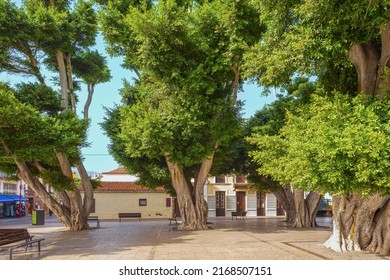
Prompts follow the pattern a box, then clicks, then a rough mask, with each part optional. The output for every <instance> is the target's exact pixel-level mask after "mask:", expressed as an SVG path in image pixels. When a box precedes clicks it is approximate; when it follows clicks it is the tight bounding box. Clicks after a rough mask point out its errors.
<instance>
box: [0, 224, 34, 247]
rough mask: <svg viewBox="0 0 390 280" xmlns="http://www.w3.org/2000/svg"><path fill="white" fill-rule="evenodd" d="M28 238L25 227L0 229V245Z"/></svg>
mask: <svg viewBox="0 0 390 280" xmlns="http://www.w3.org/2000/svg"><path fill="white" fill-rule="evenodd" d="M28 239H30V234H29V233H28V231H27V229H26V228H16V229H10V228H9V229H8V228H7V229H0V245H7V244H11V243H14V242H17V241H21V240H28Z"/></svg>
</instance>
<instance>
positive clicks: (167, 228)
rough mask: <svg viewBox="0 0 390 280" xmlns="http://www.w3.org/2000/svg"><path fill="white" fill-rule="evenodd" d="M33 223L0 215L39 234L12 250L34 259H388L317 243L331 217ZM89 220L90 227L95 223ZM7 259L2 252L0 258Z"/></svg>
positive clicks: (4, 222) (9, 224) (2, 223)
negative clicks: (197, 227) (307, 222)
mask: <svg viewBox="0 0 390 280" xmlns="http://www.w3.org/2000/svg"><path fill="white" fill-rule="evenodd" d="M45 219H46V221H45V225H41V226H38V225H35V226H33V225H31V217H23V218H21V219H18V218H14V219H0V228H15V227H18V228H22V227H27V228H28V230H29V232H30V233H31V234H34V235H35V237H36V238H37V237H43V238H45V240H44V241H43V242H42V247H41V252H40V253H38V252H37V250H36V247H35V248H34V247H33V250H29V251H28V252H27V253H24V252H20V251H16V252H15V253H14V259H23V260H26V259H34V260H49V259H51V260H106V259H107V260H389V259H390V257H381V256H378V255H375V254H371V253H366V252H352V253H337V252H334V251H332V250H330V249H327V248H325V247H324V246H322V245H321V244H322V243H323V242H325V241H326V240H327V239H328V238H329V236H330V235H331V218H318V220H317V221H318V223H319V225H320V226H319V227H318V228H310V229H294V228H292V227H291V226H290V225H288V224H287V223H285V222H284V219H283V218H276V217H253V218H251V217H249V218H248V219H247V220H231V218H230V217H218V218H210V219H209V222H210V230H206V231H179V230H177V226H176V225H170V224H169V221H168V220H167V219H158V220H157V219H153V220H148V219H143V220H141V222H139V221H138V220H133V219H130V220H129V219H127V220H123V221H122V222H119V221H118V220H102V221H101V228H99V229H91V230H89V231H81V232H67V231H66V230H65V229H64V227H63V226H62V224H61V223H59V222H58V220H57V218H56V217H54V216H52V217H49V216H47V217H45ZM95 225H96V224H94V223H93V222H91V226H92V227H93V226H95ZM6 259H8V255H7V252H6V251H5V252H4V251H3V252H0V260H6Z"/></svg>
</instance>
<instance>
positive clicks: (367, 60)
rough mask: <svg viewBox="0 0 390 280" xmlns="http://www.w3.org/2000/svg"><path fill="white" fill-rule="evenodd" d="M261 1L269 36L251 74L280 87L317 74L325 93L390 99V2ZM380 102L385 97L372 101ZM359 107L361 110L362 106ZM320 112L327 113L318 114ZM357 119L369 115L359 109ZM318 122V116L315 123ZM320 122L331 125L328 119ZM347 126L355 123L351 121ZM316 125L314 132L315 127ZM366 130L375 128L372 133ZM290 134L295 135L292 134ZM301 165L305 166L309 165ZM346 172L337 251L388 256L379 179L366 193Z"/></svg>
mask: <svg viewBox="0 0 390 280" xmlns="http://www.w3.org/2000/svg"><path fill="white" fill-rule="evenodd" d="M257 4H258V8H259V11H261V12H260V14H261V17H262V18H261V20H262V21H263V22H266V24H267V27H268V29H267V33H266V34H265V36H264V40H263V41H262V42H259V44H257V45H256V46H255V47H254V48H253V49H252V51H251V52H248V59H247V60H246V61H248V64H247V65H246V66H247V67H245V68H246V69H247V71H248V72H247V73H248V75H251V76H252V77H255V79H257V80H258V81H259V82H261V83H264V84H276V85H277V84H280V83H282V82H283V81H285V80H286V79H288V78H289V77H291V76H292V75H295V74H296V73H299V72H301V73H307V74H311V75H317V77H318V79H319V82H320V83H322V84H323V85H324V88H326V89H327V90H332V89H337V90H340V91H341V92H342V93H344V94H351V95H368V96H375V97H377V98H379V99H386V95H387V94H388V92H389V86H388V82H387V81H388V75H387V74H386V73H387V71H386V67H389V66H390V65H389V61H390V60H389V58H390V56H389V54H390V52H389V50H390V44H389V40H390V24H389V20H390V14H389V13H388V10H389V8H390V3H389V1H360V2H356V1H343V2H339V1H283V2H275V1H261V2H257ZM256 61H257V63H256ZM354 78H355V79H354ZM340 81H341V83H340ZM352 85H355V89H354V90H351V89H352ZM335 102H336V103H337V102H346V101H345V100H342V101H335ZM365 102H370V101H367V100H366V101H365ZM373 102H374V101H373ZM377 102H379V101H375V102H374V103H373V104H377ZM383 102H385V101H383ZM322 105H324V104H322ZM322 105H321V106H322ZM366 105H367V104H366ZM324 106H325V105H324ZM327 106H328V105H327ZM356 106H357V107H358V108H360V105H359V106H358V105H356ZM378 106H379V105H378ZM382 106H386V105H385V104H383V105H382ZM353 107H355V105H354V106H353ZM333 109H334V110H335V112H334V113H331V112H330V111H329V112H328V113H329V114H335V115H337V114H338V113H337V108H336V107H333ZM318 114H319V116H320V115H321V114H320V112H318ZM356 117H361V118H364V117H366V116H365V115H364V114H363V115H359V114H356ZM314 119H315V117H314V116H313V121H314ZM322 120H324V121H329V122H330V123H331V121H330V120H329V119H326V118H323V119H322ZM384 120H385V119H383V118H382V117H378V119H377V120H375V121H377V122H378V123H381V122H382V121H384ZM360 121H361V122H362V123H363V122H364V120H360ZM347 123H349V124H353V122H352V120H350V121H348V122H347ZM321 125H322V123H317V126H318V127H320V126H321ZM313 127H314V126H313ZM313 127H312V128H311V129H314V128H313ZM302 129H305V126H302ZM307 129H309V128H307ZM362 131H364V132H365V133H369V131H367V130H362ZM304 132H305V133H309V132H311V131H310V130H309V131H304V130H301V131H300V132H299V133H300V134H303V133H304ZM295 133H297V134H296V135H295V134H294V137H298V136H299V135H298V131H297V130H295ZM339 133H340V131H338V130H337V129H334V130H333V132H332V133H331V132H329V134H328V135H324V136H323V138H324V139H328V140H329V139H330V138H328V136H329V137H331V136H332V137H334V138H333V139H334V140H333V141H331V142H333V143H338V142H337V139H338V138H337V136H338V135H339ZM361 136H362V137H363V138H364V137H365V138H367V137H369V136H368V135H367V136H364V135H361ZM289 137H293V135H291V134H289ZM349 137H351V141H357V142H358V139H355V138H354V135H350V136H349ZM313 141H314V140H313ZM329 141H330V140H329ZM293 142H294V143H295V141H293ZM277 143H279V142H275V143H274V145H277ZM304 143H307V142H304ZM308 145H309V143H308ZM278 147H279V148H280V149H281V150H280V151H277V150H276V149H274V151H275V153H279V152H281V151H282V150H283V147H282V146H278ZM312 147H313V149H318V150H319V151H321V150H322V147H321V146H320V145H314V144H313V146H312ZM355 147H356V151H355V152H356V153H357V154H359V153H360V152H359V151H358V150H357V147H358V146H355ZM334 151H338V149H337V146H334ZM297 153H298V150H297ZM332 154H333V153H332ZM381 156H382V154H381ZM299 158H300V159H302V158H301V157H299V156H298V155H297V159H299ZM385 158H386V157H385ZM320 159H321V157H316V156H315V154H313V155H312V156H310V157H307V158H306V161H305V162H299V166H302V170H305V169H307V168H309V167H310V164H313V165H315V164H317V163H318V161H319V160H320ZM336 159H340V158H338V157H336ZM295 163H296V164H298V163H297V162H295ZM382 163H383V164H386V163H385V162H382ZM328 164H333V165H334V166H335V167H336V166H337V167H340V165H343V164H344V163H343V160H342V159H340V162H336V161H330V162H329V163H328ZM371 164H374V163H373V162H370V161H367V169H370V168H371ZM303 166H305V167H306V168H305V169H303ZM374 166H375V165H374ZM281 170H282V169H281ZM341 170H343V169H341ZM318 171H324V170H321V169H320V170H318ZM328 171H329V169H328ZM281 172H282V171H281ZM301 174H305V173H301ZM306 174H310V172H307V173H306ZM329 174H330V173H327V172H324V173H322V175H323V176H324V178H328V177H332V176H329ZM343 175H344V176H345V177H344V179H345V180H346V182H348V181H351V186H350V187H348V186H347V185H348V184H347V183H346V184H342V185H339V187H341V186H343V188H344V190H343V191H341V190H340V191H339V192H336V193H337V194H341V193H342V196H340V197H334V200H335V203H334V205H333V208H334V234H333V235H332V237H331V239H330V241H332V242H329V244H332V245H331V247H332V248H336V249H338V250H363V249H371V250H374V251H378V252H381V253H382V254H388V253H389V249H388V245H386V244H387V242H388V240H389V239H390V237H389V234H388V230H386V227H387V228H388V225H389V223H390V220H389V219H388V215H387V214H386V213H388V207H389V206H388V201H389V196H387V195H386V192H382V191H380V189H378V188H376V187H375V185H376V184H377V182H376V180H374V178H375V176H374V177H372V178H371V179H373V180H372V181H370V182H369V181H365V183H366V184H367V188H371V189H372V190H373V191H372V192H371V191H370V192H367V191H364V192H363V191H362V189H360V188H356V187H354V183H353V179H354V178H352V179H351V177H353V176H357V175H356V173H354V172H346V173H344V174H343ZM305 176H307V175H305ZM300 179H302V180H303V179H304V178H302V177H300ZM295 180H299V178H295ZM335 182H336V181H335ZM335 182H334V183H335ZM296 183H297V182H296ZM320 183H321V182H318V183H317V184H315V185H314V184H313V186H312V187H313V188H317V187H319V188H320V187H321V185H320ZM310 186H311V185H310ZM322 187H323V188H324V189H326V188H327V186H322ZM375 191H376V192H377V193H375ZM339 202H340V203H339ZM386 215H387V217H386ZM382 225H384V226H382ZM363 232H364V233H363ZM378 232H380V234H379V235H378Z"/></svg>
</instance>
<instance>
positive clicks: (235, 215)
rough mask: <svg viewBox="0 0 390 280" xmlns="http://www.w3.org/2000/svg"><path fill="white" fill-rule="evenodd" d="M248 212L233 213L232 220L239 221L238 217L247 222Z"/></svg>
mask: <svg viewBox="0 0 390 280" xmlns="http://www.w3.org/2000/svg"><path fill="white" fill-rule="evenodd" d="M247 213H248V212H247V211H243V212H236V211H234V212H232V220H233V217H236V220H237V217H239V218H240V219H241V220H244V219H245V220H246V214H247Z"/></svg>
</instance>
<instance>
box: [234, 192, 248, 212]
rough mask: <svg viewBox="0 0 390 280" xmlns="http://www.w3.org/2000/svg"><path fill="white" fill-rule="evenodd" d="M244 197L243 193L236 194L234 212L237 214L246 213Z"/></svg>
mask: <svg viewBox="0 0 390 280" xmlns="http://www.w3.org/2000/svg"><path fill="white" fill-rule="evenodd" d="M245 197H246V193H245V192H236V211H237V212H238V213H242V212H245V211H246V210H245V209H246V207H245Z"/></svg>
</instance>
